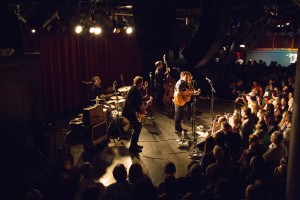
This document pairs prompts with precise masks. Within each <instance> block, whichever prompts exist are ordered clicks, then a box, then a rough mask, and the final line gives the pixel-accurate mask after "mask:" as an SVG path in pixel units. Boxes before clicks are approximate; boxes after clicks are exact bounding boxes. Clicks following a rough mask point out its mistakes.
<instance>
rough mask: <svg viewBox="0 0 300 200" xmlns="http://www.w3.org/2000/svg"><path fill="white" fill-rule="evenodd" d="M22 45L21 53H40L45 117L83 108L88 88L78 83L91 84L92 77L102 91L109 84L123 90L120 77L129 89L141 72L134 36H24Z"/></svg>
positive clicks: (63, 34) (88, 86) (52, 34)
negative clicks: (98, 81) (100, 86)
mask: <svg viewBox="0 0 300 200" xmlns="http://www.w3.org/2000/svg"><path fill="white" fill-rule="evenodd" d="M23 45H24V52H25V53H33V52H40V53H41V57H42V77H43V84H44V94H45V105H46V109H45V110H46V114H47V116H55V115H57V114H61V113H64V112H66V111H72V110H74V109H80V108H82V107H85V106H86V105H87V104H88V97H89V95H90V88H91V85H86V84H83V83H82V81H91V78H92V77H93V76H95V75H98V76H100V78H101V79H102V86H103V87H104V88H107V87H109V86H112V84H113V81H117V82H118V86H117V88H118V87H122V86H123V83H122V82H121V74H123V77H124V82H125V85H132V79H133V78H134V76H136V75H142V72H143V67H142V54H141V51H140V50H139V49H138V48H137V43H136V38H135V35H125V34H105V35H104V34H103V35H99V36H94V35H89V34H86V35H75V34H72V33H44V34H41V35H36V36H32V35H26V34H25V35H24V37H23Z"/></svg>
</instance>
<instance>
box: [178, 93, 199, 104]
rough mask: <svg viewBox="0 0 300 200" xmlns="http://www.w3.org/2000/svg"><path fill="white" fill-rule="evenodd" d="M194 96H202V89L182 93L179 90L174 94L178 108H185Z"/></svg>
mask: <svg viewBox="0 0 300 200" xmlns="http://www.w3.org/2000/svg"><path fill="white" fill-rule="evenodd" d="M194 95H200V89H198V90H195V91H190V90H186V91H183V92H180V91H178V90H176V91H175V93H174V103H175V104H176V105H178V106H183V105H184V104H186V103H187V102H189V101H190V100H191V97H192V96H194Z"/></svg>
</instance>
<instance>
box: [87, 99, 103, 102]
mask: <svg viewBox="0 0 300 200" xmlns="http://www.w3.org/2000/svg"><path fill="white" fill-rule="evenodd" d="M98 100H99V102H100V103H101V102H105V99H98ZM89 101H92V102H96V99H90V100H89Z"/></svg>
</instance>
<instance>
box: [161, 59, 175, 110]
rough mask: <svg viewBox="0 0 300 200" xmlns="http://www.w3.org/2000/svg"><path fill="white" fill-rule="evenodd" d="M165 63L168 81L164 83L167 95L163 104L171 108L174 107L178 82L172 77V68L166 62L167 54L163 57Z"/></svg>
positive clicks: (165, 94)
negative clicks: (173, 102)
mask: <svg viewBox="0 0 300 200" xmlns="http://www.w3.org/2000/svg"><path fill="white" fill-rule="evenodd" d="M163 61H164V63H165V65H166V79H165V82H164V89H165V93H164V96H163V104H164V105H165V106H167V107H170V106H171V105H172V99H173V96H174V88H175V84H176V80H175V79H174V78H173V77H171V76H170V68H169V66H168V63H167V61H166V54H164V56H163Z"/></svg>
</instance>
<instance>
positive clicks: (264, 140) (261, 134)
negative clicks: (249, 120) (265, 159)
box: [253, 125, 270, 153]
mask: <svg viewBox="0 0 300 200" xmlns="http://www.w3.org/2000/svg"><path fill="white" fill-rule="evenodd" d="M253 134H255V135H256V136H257V137H258V140H259V144H260V145H261V150H262V152H263V153H265V152H266V151H267V150H268V148H269V145H270V136H269V135H268V134H267V133H266V131H264V130H263V129H260V128H259V127H258V126H257V125H256V130H255V131H254V133H253Z"/></svg>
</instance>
